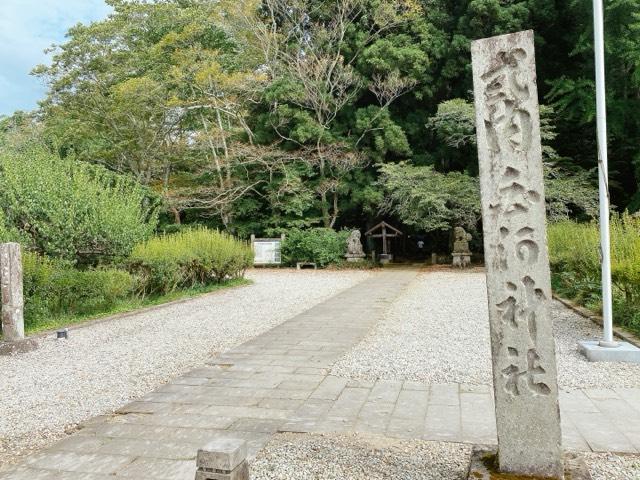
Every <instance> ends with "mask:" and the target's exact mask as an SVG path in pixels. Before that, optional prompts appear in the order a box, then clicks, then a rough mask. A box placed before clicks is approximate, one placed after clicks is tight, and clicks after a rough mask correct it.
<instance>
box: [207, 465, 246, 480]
mask: <svg viewBox="0 0 640 480" xmlns="http://www.w3.org/2000/svg"><path fill="white" fill-rule="evenodd" d="M195 480H249V464H248V463H247V462H246V461H243V462H242V463H241V464H240V465H238V466H237V467H236V468H234V469H233V471H231V472H227V471H223V470H209V469H207V470H205V469H198V471H197V472H196V478H195Z"/></svg>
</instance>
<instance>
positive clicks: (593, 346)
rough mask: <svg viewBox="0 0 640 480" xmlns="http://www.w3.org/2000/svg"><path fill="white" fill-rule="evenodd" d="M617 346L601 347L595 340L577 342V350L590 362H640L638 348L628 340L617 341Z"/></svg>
mask: <svg viewBox="0 0 640 480" xmlns="http://www.w3.org/2000/svg"><path fill="white" fill-rule="evenodd" d="M619 343H620V345H619V346H617V347H601V346H600V345H599V342H598V341H597V340H592V341H584V342H579V343H578V350H579V351H580V352H581V353H582V354H583V355H584V356H585V357H587V359H588V360H589V361H590V362H629V363H640V348H638V347H636V346H635V345H632V344H630V343H628V342H619Z"/></svg>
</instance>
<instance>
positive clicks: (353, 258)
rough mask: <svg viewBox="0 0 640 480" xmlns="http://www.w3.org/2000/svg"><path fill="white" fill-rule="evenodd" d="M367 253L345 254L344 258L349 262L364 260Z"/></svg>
mask: <svg viewBox="0 0 640 480" xmlns="http://www.w3.org/2000/svg"><path fill="white" fill-rule="evenodd" d="M365 257H366V255H365V254H362V255H349V254H347V255H345V256H344V258H346V259H347V262H362V261H363V260H364V259H365Z"/></svg>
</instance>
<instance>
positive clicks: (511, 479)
mask: <svg viewBox="0 0 640 480" xmlns="http://www.w3.org/2000/svg"><path fill="white" fill-rule="evenodd" d="M497 468H498V461H497V450H495V449H492V448H488V447H484V446H475V447H473V450H472V452H471V461H470V464H469V472H468V473H467V480H495V479H498V478H499V479H500V480H543V477H536V476H530V475H527V474H526V472H525V473H517V474H516V473H502V472H498V470H497ZM547 478H548V477H547ZM558 480H560V479H558ZM564 480H592V479H591V474H590V473H589V469H588V468H587V464H586V463H585V461H584V458H583V457H582V456H581V455H579V454H576V453H565V455H564Z"/></svg>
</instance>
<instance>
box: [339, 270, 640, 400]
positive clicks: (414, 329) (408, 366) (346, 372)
mask: <svg viewBox="0 0 640 480" xmlns="http://www.w3.org/2000/svg"><path fill="white" fill-rule="evenodd" d="M486 304H487V303H486V284H485V276H484V273H482V272H470V273H462V272H428V273H424V274H421V275H420V276H418V277H417V279H416V280H415V281H414V282H413V283H412V285H411V286H410V287H409V288H408V289H407V291H406V292H405V294H404V295H403V296H402V297H401V298H399V299H398V300H397V301H396V303H395V304H394V305H393V306H392V307H391V309H390V311H389V313H388V315H387V318H386V320H385V321H384V322H382V323H380V324H379V325H378V326H377V327H376V329H375V330H374V331H372V333H371V334H370V335H369V336H368V337H367V338H366V339H365V340H364V341H362V342H361V343H360V344H359V345H357V346H355V347H354V348H353V349H352V350H351V352H350V353H348V354H347V355H346V356H345V357H343V358H342V359H341V360H339V361H338V362H337V363H336V365H335V366H334V368H333V372H332V373H333V374H334V375H338V376H344V377H351V378H364V379H376V378H384V379H398V380H416V381H421V382H426V383H470V384H490V383H491V361H490V347H489V320H488V314H487V306H486ZM552 315H553V317H554V335H555V338H556V344H557V350H558V370H559V384H560V386H561V387H563V388H567V389H571V388H589V387H598V388H614V387H640V365H633V364H626V363H590V362H588V361H586V359H584V357H583V356H581V355H580V354H579V353H578V352H577V350H576V343H577V341H578V340H584V339H593V338H598V337H599V335H600V330H599V327H598V326H597V325H595V324H593V323H592V322H591V321H590V320H587V319H585V318H583V317H581V316H579V315H577V314H576V313H574V312H572V311H571V310H569V309H567V308H566V307H564V306H563V305H562V304H560V303H558V302H553V307H552Z"/></svg>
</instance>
